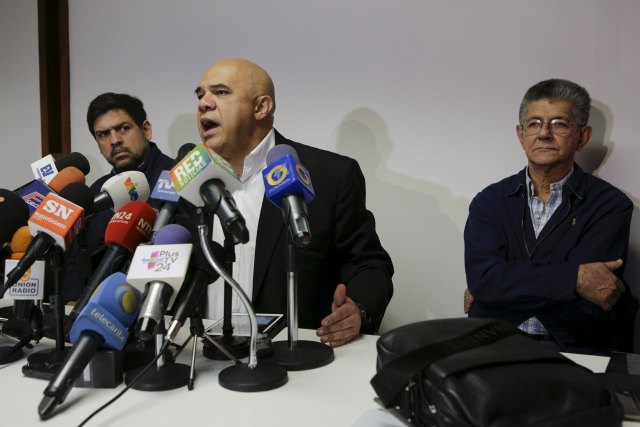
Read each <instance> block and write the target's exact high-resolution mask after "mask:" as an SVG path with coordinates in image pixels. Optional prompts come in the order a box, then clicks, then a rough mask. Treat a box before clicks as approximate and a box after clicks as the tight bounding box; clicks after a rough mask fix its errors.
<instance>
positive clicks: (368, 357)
mask: <svg viewBox="0 0 640 427" xmlns="http://www.w3.org/2000/svg"><path fill="white" fill-rule="evenodd" d="M185 329H186V331H187V332H188V325H187V326H185V327H183V330H185ZM181 332H182V331H181ZM280 336H281V337H282V338H283V339H286V329H285V330H284V331H283V333H281V334H280V335H279V337H280ZM377 338H378V337H377V336H370V335H364V336H361V337H360V338H358V339H357V340H356V341H354V342H352V343H349V345H346V346H342V347H339V348H336V349H335V353H334V354H335V360H334V361H333V362H332V363H330V364H329V365H327V366H324V367H321V368H317V369H312V370H306V371H297V372H289V373H288V382H287V384H285V385H284V386H282V387H280V388H277V389H275V390H270V391H265V392H251V393H243V392H236V391H230V390H227V389H224V388H222V387H221V386H220V385H219V384H218V381H217V376H218V374H219V372H220V371H221V370H222V369H224V368H225V367H227V366H230V363H229V362H220V361H214V360H210V359H207V358H205V357H204V356H202V351H201V349H202V345H201V343H199V344H198V357H197V359H196V375H197V377H196V380H195V386H194V389H193V390H192V391H189V390H188V389H187V387H182V388H179V389H175V390H170V391H159V392H145V391H136V390H129V391H127V392H126V393H125V394H124V395H123V396H122V397H121V398H120V399H119V400H117V401H116V402H115V403H113V404H112V405H111V406H109V407H108V408H106V409H104V410H103V411H102V412H101V413H99V414H98V415H96V416H95V417H94V418H93V419H91V420H90V421H89V422H88V423H87V425H88V426H95V427H98V426H103V427H105V426H115V425H117V426H142V427H152V426H153V427H156V426H184V427H186V426H187V425H188V424H191V423H199V424H192V425H212V426H213V425H218V426H228V427H232V426H242V427H246V426H350V425H353V424H354V423H356V421H357V420H358V419H359V418H360V417H361V416H362V415H363V414H364V413H365V412H367V411H368V410H369V409H372V408H376V403H375V402H374V400H373V399H374V397H375V392H374V390H373V388H372V387H371V385H369V381H370V380H371V378H372V377H373V375H374V373H375V362H376V355H375V342H376V340H377ZM298 339H299V340H313V341H317V337H316V336H315V331H311V330H300V331H299V338H298ZM45 341H46V342H41V343H40V344H38V345H37V346H36V348H35V349H34V350H38V349H43V348H49V347H52V342H51V341H50V340H45ZM5 343H6V341H5ZM32 351H33V350H32ZM190 358H191V343H189V345H188V351H187V349H185V351H183V352H182V354H180V356H179V358H178V360H179V361H181V362H184V363H187V364H188V363H189V361H190ZM25 363H26V360H25V359H24V358H23V359H21V360H19V361H18V362H15V363H12V364H9V365H4V366H0V384H2V386H1V387H2V391H3V393H2V395H1V396H0V413H1V414H2V418H3V420H11V421H14V422H15V423H16V424H15V425H16V426H20V427H23V426H24V427H28V426H46V427H49V426H50V427H54V426H65V427H68V426H74V425H78V424H80V423H81V422H82V421H83V420H84V419H85V418H86V417H87V416H89V415H90V414H91V413H92V412H93V411H94V410H95V409H97V408H98V407H100V406H102V405H103V404H104V403H106V402H107V401H109V400H110V399H111V398H113V397H114V396H115V395H116V394H117V393H118V392H119V391H120V390H122V389H123V388H124V385H120V386H119V387H117V388H115V389H89V388H78V387H74V388H73V389H72V390H71V392H70V393H69V395H68V396H67V398H66V399H65V401H64V403H62V404H61V405H59V406H58V407H57V408H56V411H57V413H56V414H55V415H54V416H53V417H52V418H50V419H49V420H46V421H41V420H40V417H39V415H38V410H37V408H38V404H39V403H40V400H41V399H42V396H43V394H42V393H43V391H44V389H45V387H46V386H47V384H48V382H47V381H45V380H39V379H33V378H27V377H24V376H23V375H22V371H21V368H22V366H23V365H24V364H25ZM201 423H205V424H201ZM2 425H9V424H5V423H4V422H2ZM12 425H13V424H12Z"/></svg>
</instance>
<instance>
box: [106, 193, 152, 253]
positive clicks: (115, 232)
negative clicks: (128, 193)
mask: <svg viewBox="0 0 640 427" xmlns="http://www.w3.org/2000/svg"><path fill="white" fill-rule="evenodd" d="M155 220H156V211H154V210H153V208H152V207H151V206H149V204H148V203H146V202H141V201H139V200H136V201H133V202H129V203H127V204H125V205H124V206H122V208H120V209H119V210H118V211H117V212H116V213H114V214H113V216H112V217H111V220H110V221H109V224H107V230H106V231H105V234H104V244H105V245H106V246H111V245H113V244H118V245H120V246H122V247H124V248H125V249H127V250H128V251H129V252H130V253H134V252H135V250H136V246H138V245H139V244H140V243H143V242H146V241H147V240H148V238H149V235H150V234H151V230H152V229H153V223H154V222H155Z"/></svg>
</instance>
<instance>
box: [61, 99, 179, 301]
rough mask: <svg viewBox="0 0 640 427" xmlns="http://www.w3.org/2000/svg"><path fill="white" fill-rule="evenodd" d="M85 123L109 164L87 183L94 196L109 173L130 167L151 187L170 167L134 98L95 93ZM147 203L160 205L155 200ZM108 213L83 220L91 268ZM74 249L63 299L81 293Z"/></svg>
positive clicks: (101, 243) (99, 252) (102, 249)
mask: <svg viewBox="0 0 640 427" xmlns="http://www.w3.org/2000/svg"><path fill="white" fill-rule="evenodd" d="M87 126H88V127H89V132H91V135H93V137H94V138H95V140H96V142H97V143H98V148H99V149H100V152H101V153H102V155H103V156H104V158H105V160H106V161H107V162H109V164H110V165H111V166H112V167H113V168H112V170H111V172H110V173H108V174H107V175H104V176H102V177H100V178H98V179H97V180H96V181H95V182H94V183H93V184H92V185H91V191H92V192H93V194H94V195H97V194H99V193H100V188H101V187H102V185H103V184H104V183H105V181H107V180H108V179H109V178H111V177H112V176H114V175H117V174H119V173H121V172H126V171H134V170H136V171H140V172H142V173H144V175H145V176H146V178H147V181H148V182H149V187H150V188H153V187H154V186H155V184H156V181H157V180H158V177H159V176H160V173H161V172H162V171H163V170H169V169H171V167H172V166H173V162H174V160H173V159H172V158H170V157H169V156H167V155H165V154H163V153H162V152H161V151H160V149H159V148H158V147H157V145H156V144H155V143H153V142H151V135H152V127H151V123H150V122H149V120H147V113H146V111H145V110H144V105H143V103H142V101H140V100H139V99H138V98H136V97H133V96H131V95H127V94H120V93H112V92H107V93H103V94H101V95H98V96H97V97H96V98H95V99H94V100H93V101H91V103H90V104H89V109H88V111H87ZM148 203H149V204H150V205H151V206H152V207H154V208H156V209H159V208H160V203H159V202H157V201H154V200H149V201H148ZM112 215H113V211H112V210H110V209H105V210H103V211H100V212H96V213H95V214H94V215H93V216H92V218H91V220H90V221H89V222H88V223H87V226H86V230H85V231H86V237H87V248H88V252H89V254H90V256H91V260H92V264H93V266H94V267H95V266H96V265H98V263H99V262H100V260H101V259H102V256H103V255H104V252H105V249H106V247H105V245H104V234H105V230H106V228H107V224H108V223H109V220H110V219H111V216H112ZM77 250H78V245H74V248H73V250H72V254H71V256H70V257H69V261H68V263H67V271H66V273H65V280H64V291H63V293H64V297H65V299H66V300H67V301H69V300H75V299H77V298H78V297H79V296H80V293H81V292H82V281H81V273H80V271H79V268H80V267H79V265H78V262H79V258H78V254H77Z"/></svg>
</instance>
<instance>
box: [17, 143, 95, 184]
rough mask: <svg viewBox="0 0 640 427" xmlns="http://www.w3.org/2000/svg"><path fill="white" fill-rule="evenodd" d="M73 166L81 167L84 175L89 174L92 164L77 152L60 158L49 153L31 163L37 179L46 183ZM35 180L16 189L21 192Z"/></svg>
mask: <svg viewBox="0 0 640 427" xmlns="http://www.w3.org/2000/svg"><path fill="white" fill-rule="evenodd" d="M71 166H73V167H75V168H77V169H79V170H80V171H81V172H82V174H83V175H89V172H90V171H91V166H90V165H89V161H88V160H87V158H86V157H85V156H84V155H82V154H80V153H76V152H73V153H69V154H67V155H66V156H62V157H60V158H59V159H58V160H54V158H53V156H52V155H51V154H49V155H47V156H45V157H43V158H42V159H40V160H37V161H35V162H33V163H31V171H32V172H33V176H34V178H35V180H36V181H42V182H44V183H45V184H49V182H50V181H51V180H52V179H53V178H54V177H55V176H56V175H57V173H58V172H59V171H62V170H63V169H66V168H68V167H71ZM33 182H34V181H31V182H29V183H27V184H25V185H23V186H22V187H20V188H19V189H17V190H15V191H16V192H19V191H20V190H21V189H23V188H25V187H26V186H28V185H30V184H31V183H33Z"/></svg>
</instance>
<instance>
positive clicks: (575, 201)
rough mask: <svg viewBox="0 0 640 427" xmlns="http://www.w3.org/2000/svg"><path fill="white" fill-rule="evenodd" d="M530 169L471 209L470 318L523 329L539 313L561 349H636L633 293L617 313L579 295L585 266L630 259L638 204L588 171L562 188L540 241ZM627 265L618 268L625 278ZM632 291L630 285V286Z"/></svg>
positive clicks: (578, 172)
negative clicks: (529, 184)
mask: <svg viewBox="0 0 640 427" xmlns="http://www.w3.org/2000/svg"><path fill="white" fill-rule="evenodd" d="M525 173H526V172H525V170H522V171H521V172H520V173H518V174H516V175H513V176H511V177H509V178H506V179H504V180H502V181H500V182H498V183H495V184H492V185H490V186H489V187H487V188H485V189H484V190H483V191H482V192H480V193H479V194H478V195H477V196H476V197H475V198H474V199H473V201H472V202H471V205H470V206H469V217H468V219H467V224H466V227H465V231H464V241H465V268H466V274H467V286H468V287H469V290H470V291H471V294H472V295H473V297H474V303H473V305H472V306H471V310H470V312H469V316H472V317H491V318H499V319H505V320H508V321H511V322H512V323H514V324H515V325H519V324H520V323H522V322H523V321H524V320H526V319H528V318H530V317H532V316H536V317H537V318H538V319H539V320H540V321H541V322H542V324H543V325H544V326H545V327H546V329H547V331H548V332H549V333H550V334H551V336H552V337H553V339H554V340H555V341H556V342H557V343H558V344H559V345H560V347H561V349H562V350H563V351H572V352H580V353H605V354H606V353H609V352H610V351H611V350H625V351H630V350H631V345H632V333H633V318H634V316H635V312H636V310H637V302H636V300H635V299H634V298H633V297H632V295H631V294H630V292H629V291H628V290H627V291H626V292H624V293H623V295H622V297H621V299H620V301H619V302H618V304H617V305H616V306H615V307H614V309H613V310H612V311H604V310H603V309H602V308H600V307H599V306H598V305H596V304H594V303H592V302H590V301H587V300H585V299H584V298H582V297H580V296H579V295H577V293H576V281H577V276H578V267H579V265H580V264H583V263H590V262H604V261H613V260H616V259H622V260H625V261H626V257H627V250H628V242H629V228H630V223H631V214H632V212H633V203H632V202H631V200H629V198H628V197H627V196H626V195H624V193H622V192H621V191H620V190H618V189H616V188H615V187H613V186H612V185H610V184H608V183H607V182H605V181H603V180H601V179H599V178H597V177H594V176H592V175H590V174H587V173H585V172H583V171H582V170H581V169H580V168H579V167H578V166H577V165H575V169H574V173H573V175H572V176H571V177H570V178H569V180H568V181H567V183H566V184H565V185H564V187H563V189H562V198H563V200H562V204H561V205H560V206H559V207H558V209H557V210H556V211H555V212H554V214H553V215H552V216H551V218H550V219H549V221H548V222H547V224H546V225H545V227H544V228H543V229H542V230H541V232H540V234H539V236H538V238H536V237H535V233H534V231H533V226H532V222H531V217H530V210H529V207H528V203H527V191H526V187H525V186H526V183H525ZM622 270H623V268H620V269H618V270H616V271H615V274H616V275H618V276H619V277H622V273H623V271H622ZM627 289H628V287H627Z"/></svg>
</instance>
